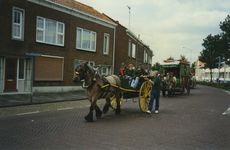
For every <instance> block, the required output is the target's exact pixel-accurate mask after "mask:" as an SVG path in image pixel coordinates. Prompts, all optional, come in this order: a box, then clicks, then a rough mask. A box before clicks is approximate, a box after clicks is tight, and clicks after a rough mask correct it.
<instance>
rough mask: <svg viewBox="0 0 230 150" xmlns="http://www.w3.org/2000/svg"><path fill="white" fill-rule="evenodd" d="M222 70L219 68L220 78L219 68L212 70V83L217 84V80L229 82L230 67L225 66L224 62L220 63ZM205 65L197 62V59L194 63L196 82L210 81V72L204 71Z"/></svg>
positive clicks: (208, 70)
mask: <svg viewBox="0 0 230 150" xmlns="http://www.w3.org/2000/svg"><path fill="white" fill-rule="evenodd" d="M221 64H222V68H220V77H219V68H215V69H212V81H214V82H217V79H218V78H219V80H220V82H224V83H226V82H230V66H229V65H226V64H225V62H222V63H221ZM204 65H205V63H203V62H201V61H199V57H198V59H197V61H196V80H198V81H211V74H210V72H211V70H210V69H204Z"/></svg>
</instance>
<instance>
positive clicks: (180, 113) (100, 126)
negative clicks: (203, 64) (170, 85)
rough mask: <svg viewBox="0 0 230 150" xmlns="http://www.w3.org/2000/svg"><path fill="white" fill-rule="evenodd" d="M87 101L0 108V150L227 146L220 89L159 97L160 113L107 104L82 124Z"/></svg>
mask: <svg viewBox="0 0 230 150" xmlns="http://www.w3.org/2000/svg"><path fill="white" fill-rule="evenodd" d="M135 100H136V101H137V100H138V99H135ZM104 103H105V101H104V100H99V101H98V105H99V107H100V108H101V109H102V107H103V105H104ZM89 104H90V103H89V102H88V101H87V100H82V101H71V102H68V101H67V102H59V103H49V104H37V105H27V106H17V107H7V108H0V149H3V150H5V149H16V150H18V149H42V150H44V149H55V150H56V149H68V150H69V149H87V150H88V149H121V150H123V149H124V150H126V149H134V150H136V149H140V150H143V149H145V150H146V149H157V150H158V149H162V150H165V149H170V150H171V149H172V150H174V149H175V150H190V149H191V150H194V149H202V150H218V149H220V150H229V149H230V113H229V111H230V110H227V109H228V108H229V107H230V94H229V93H227V92H225V91H223V90H220V89H216V88H212V87H206V86H200V85H198V86H197V88H196V89H192V90H191V91H190V94H189V95H187V94H184V95H179V94H177V95H174V96H173V97H161V98H160V109H159V114H154V113H152V114H146V113H142V112H141V111H140V109H139V104H138V102H136V103H133V102H132V100H128V101H127V102H124V103H123V104H122V106H121V109H122V111H121V114H120V115H115V111H114V110H112V109H111V108H110V111H109V113H108V114H106V115H103V116H102V118H101V119H96V118H94V120H95V121H94V122H93V123H88V122H84V116H85V115H87V114H88V111H89ZM153 112H154V111H153Z"/></svg>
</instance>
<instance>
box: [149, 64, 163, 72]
mask: <svg viewBox="0 0 230 150" xmlns="http://www.w3.org/2000/svg"><path fill="white" fill-rule="evenodd" d="M160 68H161V66H160V63H159V62H156V63H155V64H154V65H153V66H152V68H151V69H152V70H153V71H154V70H158V71H160Z"/></svg>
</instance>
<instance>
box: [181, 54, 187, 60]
mask: <svg viewBox="0 0 230 150" xmlns="http://www.w3.org/2000/svg"><path fill="white" fill-rule="evenodd" d="M180 59H181V60H184V61H188V59H187V58H185V56H184V55H180Z"/></svg>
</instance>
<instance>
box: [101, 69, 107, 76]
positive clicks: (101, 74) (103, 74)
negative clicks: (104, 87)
mask: <svg viewBox="0 0 230 150" xmlns="http://www.w3.org/2000/svg"><path fill="white" fill-rule="evenodd" d="M103 69H106V73H103ZM108 74H109V67H101V75H108Z"/></svg>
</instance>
